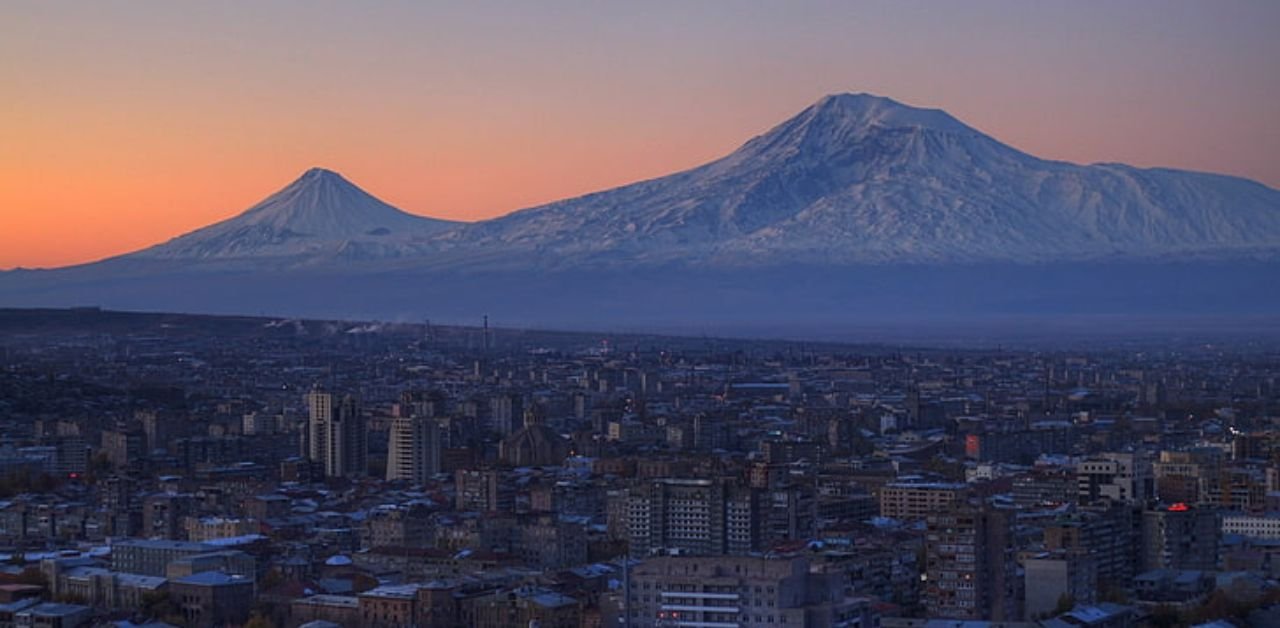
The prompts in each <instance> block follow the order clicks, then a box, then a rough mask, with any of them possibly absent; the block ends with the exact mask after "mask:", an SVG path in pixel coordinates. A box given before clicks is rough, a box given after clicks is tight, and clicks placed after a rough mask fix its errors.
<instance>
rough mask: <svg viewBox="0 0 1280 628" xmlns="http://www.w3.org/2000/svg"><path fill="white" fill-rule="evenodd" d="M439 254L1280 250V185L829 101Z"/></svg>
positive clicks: (755, 257) (992, 256)
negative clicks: (679, 168)
mask: <svg viewBox="0 0 1280 628" xmlns="http://www.w3.org/2000/svg"><path fill="white" fill-rule="evenodd" d="M436 246H437V247H438V249H461V251H459V252H462V251H467V250H472V251H474V252H476V253H478V252H479V251H480V250H483V249H486V248H500V249H502V250H505V251H508V252H512V253H514V252H515V251H518V250H521V249H527V250H531V251H536V252H538V254H539V259H541V260H544V261H545V262H547V263H554V264H557V265H564V264H566V263H567V262H569V261H571V260H573V259H575V258H590V259H591V260H592V261H593V263H608V262H610V261H617V262H619V263H622V264H634V263H637V262H646V261H651V262H698V263H700V264H704V263H713V264H715V265H728V266H734V265H739V264H747V265H753V266H754V265H760V264H771V263H795V262H805V263H819V264H841V265H843V264H861V263H888V262H912V263H951V262H980V261H993V260H999V261H1016V262H1043V261H1057V260H1084V259H1105V258H1113V257H1126V258H1151V257H1165V256H1171V255H1188V254H1194V255H1210V256H1218V255H1240V254H1249V255H1253V254H1258V253H1260V252H1271V251H1274V250H1276V249H1278V248H1280V191H1277V190H1274V189H1271V188H1268V187H1266V186H1263V185H1261V184H1258V183H1254V182H1251V181H1248V180H1244V179H1238V178H1233V177H1227V176H1219V175H1211V174H1201V173H1193V172H1181V171H1175V170H1167V169H1138V168H1132V167H1128V166H1123V165H1118V164H1098V165H1092V166H1079V165H1075V164H1069V163H1064V162H1056V161H1046V160H1042V159H1038V158H1036V157H1033V156H1031V155H1028V154H1026V153H1023V152H1020V151H1018V150H1016V149H1014V148H1011V147H1009V146H1007V145H1004V144H1001V143H1000V142H998V141H996V140H994V139H992V138H991V137H988V136H986V135H984V134H982V133H981V132H979V131H977V130H975V129H973V128H971V127H969V126H966V125H965V124H964V123H962V122H960V121H959V120H956V119H955V118H953V117H951V116H950V115H948V114H947V113H945V112H943V111H939V110H932V109H919V108H915V107H909V106H907V105H903V104H901V103H898V102H895V101H893V100H890V99H888V98H881V97H876V96H870V95H866V94H856V95H854V94H841V95H833V96H828V97H826V98H823V99H822V100H820V101H818V102H817V103H815V104H814V105H812V106H810V107H809V108H807V109H805V110H804V111H802V112H801V113H800V114H799V115H797V116H795V117H794V118H791V119H790V120H787V121H786V122H783V123H782V124H780V125H778V126H777V127H775V128H773V129H772V130H770V131H769V132H767V133H765V134H764V135H761V136H759V137H756V138H755V139H752V140H751V141H749V142H747V143H746V144H745V145H744V146H742V147H741V148H740V149H738V150H737V151H735V152H733V153H732V154H730V155H728V156H726V157H724V158H722V159H719V160H717V161H715V162H712V163H709V164H706V165H704V166H701V167H698V168H694V169H692V170H688V171H685V172H681V173H677V174H673V175H670V176H666V177H662V178H658V179H653V180H650V181H644V182H640V183H636V184H633V185H628V186H624V187H621V188H617V189H613V190H608V191H604V192H600V193H596V194H590V195H587V196H583V197H580V198H574V199H570V200H565V201H560V202H556V203H552V204H549V205H545V206H541V207H535V208H532V209H527V210H524V211H519V212H515V213H513V214H510V215H508V216H505V217H502V218H498V219H494V220H490V221H487V222H481V223H476V224H472V225H467V226H464V227H462V228H459V229H457V230H454V231H451V232H449V233H447V234H444V235H442V236H440V237H439V238H437V244H436Z"/></svg>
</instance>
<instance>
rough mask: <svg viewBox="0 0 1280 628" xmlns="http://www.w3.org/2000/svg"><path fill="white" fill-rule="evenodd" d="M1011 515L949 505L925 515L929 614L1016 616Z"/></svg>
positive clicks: (988, 617)
mask: <svg viewBox="0 0 1280 628" xmlns="http://www.w3.org/2000/svg"><path fill="white" fill-rule="evenodd" d="M1012 519H1013V517H1012V515H1011V514H1010V513H1007V512H1005V511H1001V510H996V509H993V508H986V507H972V506H967V505H958V504H957V505H953V506H951V507H949V508H944V509H941V510H940V511H938V512H935V513H933V514H930V515H929V516H928V517H926V519H925V523H926V533H925V534H926V536H925V574H924V577H925V591H924V593H925V608H926V610H927V611H928V613H929V616H930V617H938V618H947V619H965V620H994V621H1008V620H1013V619H1017V618H1018V617H1019V612H1018V600H1019V588H1020V587H1019V582H1018V579H1017V563H1016V561H1015V557H1014V542H1013V528H1012Z"/></svg>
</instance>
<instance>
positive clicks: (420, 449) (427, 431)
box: [387, 416, 440, 484]
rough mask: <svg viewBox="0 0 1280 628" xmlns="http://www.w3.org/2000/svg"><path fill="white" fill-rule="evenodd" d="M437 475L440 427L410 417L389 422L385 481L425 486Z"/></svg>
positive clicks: (426, 420) (417, 417)
mask: <svg viewBox="0 0 1280 628" xmlns="http://www.w3.org/2000/svg"><path fill="white" fill-rule="evenodd" d="M439 472H440V425H439V424H438V423H436V420H435V419H431V418H427V417H420V416H410V417H400V418H397V419H394V420H392V421H391V430H390V433H389V434H388V436H387V480H405V481H408V482H413V483H414V484H425V483H426V482H427V481H428V480H429V479H430V478H431V476H433V475H435V474H437V473H439Z"/></svg>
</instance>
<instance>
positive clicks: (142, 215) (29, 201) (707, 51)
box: [0, 0, 1280, 268]
mask: <svg viewBox="0 0 1280 628" xmlns="http://www.w3.org/2000/svg"><path fill="white" fill-rule="evenodd" d="M1277 33H1280V2H1274V1H1258V2H1244V1H1239V2H1236V1H1221V2H1217V1H1215V2H1183V1H1178V0H1151V1H1131V2H1123V3H1080V2H1057V1H1048V0H1046V1H1042V2H1025V1H1022V2H1015V1H1008V2H1006V1H980V2H946V3H935V2H910V1H905V2H865V3H864V2H777V3H774V2H643V3H610V2H599V3H560V2H546V3H544V2H531V3H491V2H465V3H450V4H435V3H421V2H382V3H377V5H376V6H374V7H367V6H363V5H358V3H336V2H216V3H172V2H93V3H89V2H85V3H63V2H36V1H33V2H13V3H5V4H4V5H3V6H2V7H0V268H9V267H14V266H27V267H38V266H58V265H65V264H73V263H80V262H86V261H92V260H96V259H101V258H103V257H107V256H111V255H115V254H119V253H124V252H128V251H131V250H135V249H138V248H141V247H144V246H147V245H150V244H154V243H156V242H160V241H163V240H165V239H168V238H170V237H173V236H176V235H179V234H181V233H183V232H186V231H189V230H191V229H194V228H197V227H200V226H203V225H205V224H208V223H211V222H214V221H217V220H221V219H223V218H227V217H230V216H232V215H234V214H236V213H238V212H239V211H241V210H243V209H245V208H247V207H249V206H250V205H252V204H253V203H254V202H256V201H258V200H260V199H261V198H262V197H264V196H266V195H268V194H270V193H271V192H273V191H275V190H277V189H279V188H280V187H283V186H284V185H286V184H287V183H289V182H290V181H291V180H292V179H293V178H295V177H296V176H298V175H299V174H301V173H302V172H303V171H304V170H306V169H307V168H309V167H312V166H323V167H327V168H332V169H334V170H337V171H339V172H341V173H343V174H344V175H345V176H347V177H348V178H349V179H351V180H352V181H353V182H355V183H356V184H358V185H360V186H362V187H363V188H365V189H366V190H368V191H369V192H371V193H373V194H375V195H376V196H379V197H380V198H382V199H383V200H385V201H387V202H389V203H391V204H393V205H396V206H397V207H400V208H402V209H404V210H406V211H409V212H413V213H418V214H424V215H431V216H437V217H444V218H453V219H462V220H476V219H482V218H487V217H492V216H496V215H500V214H504V213H507V212H509V211H512V210H515V209H520V208H522V207H527V206H530V205H534V204H538V203H543V202H547V201H552V200H556V199H560V198H564V197H569V196H574V195H578V194H582V193H586V192H590V191H593V190H598V189H601V188H607V187H611V186H615V185H619V184H623V183H627V182H631V181H634V180H637V179H643V178H648V177H653V176H657V175H661V174H666V173H669V172H673V171H676V170H679V169H683V168H686V167H690V166H693V165H697V164H698V163H701V162H703V161H706V160H709V159H712V158H715V157H718V156H720V155H723V154H725V153H727V152H729V151H731V150H733V149H734V148H736V147H737V146H738V145H740V144H741V143H743V142H744V141H746V140H747V139H749V138H750V137H751V136H753V135H755V134H758V133H761V132H763V131H765V130H767V129H768V128H769V127H770V126H772V125H774V124H776V123H778V122H780V121H782V120H784V119H785V118H787V117H789V116H791V115H793V114H795V113H796V112H798V111H799V110H800V109H802V108H804V107H805V106H806V105H808V104H810V103H811V102H812V101H814V100H817V99H818V98H819V97H821V96H822V95H824V94H827V93H833V92H843V91H853V92H863V91H865V92H872V93H876V94H880V95H884V96H889V97H892V98H895V99H898V100H901V101H903V102H906V103H908V104H913V105H919V106H931V107H941V108H944V109H946V110H947V111H949V112H950V113H952V114H953V115H955V116H957V117H958V118H960V119H961V120H963V121H965V122H967V123H969V124H971V125H973V126H975V127H977V128H978V129H980V130H983V131H985V132H987V133H989V134H991V135H993V136H995V137H996V138H997V139H1000V140H1002V141H1005V142H1007V143H1009V144H1012V145H1014V146H1016V147H1018V148H1020V149H1022V150H1025V151H1028V152H1030V153H1033V154H1036V155H1038V156H1041V157H1045V158H1054V159H1064V160H1069V161H1076V162H1083V163H1089V162H1097V161H1121V162H1127V163H1131V164H1134V165H1139V166H1170V167H1178V168H1188V169H1196V170H1208V171H1213V172H1221V173H1226V174H1232V175H1237V176H1243V177H1249V178H1253V179H1257V180H1259V181H1261V182H1263V183H1266V184H1267V185H1271V186H1278V185H1280V71H1277V70H1276V68H1277V67H1280V37H1277Z"/></svg>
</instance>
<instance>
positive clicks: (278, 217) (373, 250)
mask: <svg viewBox="0 0 1280 628" xmlns="http://www.w3.org/2000/svg"><path fill="white" fill-rule="evenodd" d="M456 224H458V223H454V222H451V221H447V220H437V219H434V218H424V217H421V216H415V215H413V214H408V213H405V212H403V211H400V210H399V209H396V208H395V207H392V206H391V205H388V204H386V203H384V202H382V201H380V200H378V199H377V198H374V197H373V196H371V195H370V194H368V193H367V192H365V191H364V190H361V189H360V188H358V187H356V186H355V185H353V184H352V183H351V182H349V181H347V180H346V179H344V178H343V177H342V175H339V174H338V173H336V172H333V171H330V170H325V169H322V168H312V169H311V170H308V171H307V172H306V173H304V174H303V175H302V176H301V177H299V178H298V179H297V180H296V181H294V182H293V183H291V184H289V185H288V186H286V187H285V188H284V189H282V190H280V191H279V192H276V193H275V194H273V195H271V196H269V197H267V198H266V199H265V200H263V201H262V202H260V203H258V204H257V205H254V206H253V207H251V208H249V209H248V210H246V211H244V212H243V213H241V214H240V215H238V216H235V217H234V218H230V219H227V220H224V221H222V222H219V223H215V224H213V225H210V226H208V227H204V228H202V229H198V230H196V231H193V232H191V233H188V234H186V235H183V236H180V237H177V238H174V239H173V240H170V241H168V242H165V243H163V244H160V245H157V246H153V247H151V248H148V249H144V250H142V251H138V252H137V253H133V254H131V255H129V256H128V257H132V258H139V259H175V260H180V259H187V260H220V259H240V258H252V257H300V256H322V257H330V256H334V257H338V258H348V259H349V258H352V257H359V258H379V257H394V256H398V255H401V254H403V253H404V252H405V251H407V250H413V249H412V247H411V246H409V245H407V244H406V242H408V241H410V240H412V239H413V238H417V237H422V236H426V235H429V234H433V233H438V232H440V231H443V230H446V229H449V228H451V227H453V226H455V225H456Z"/></svg>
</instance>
